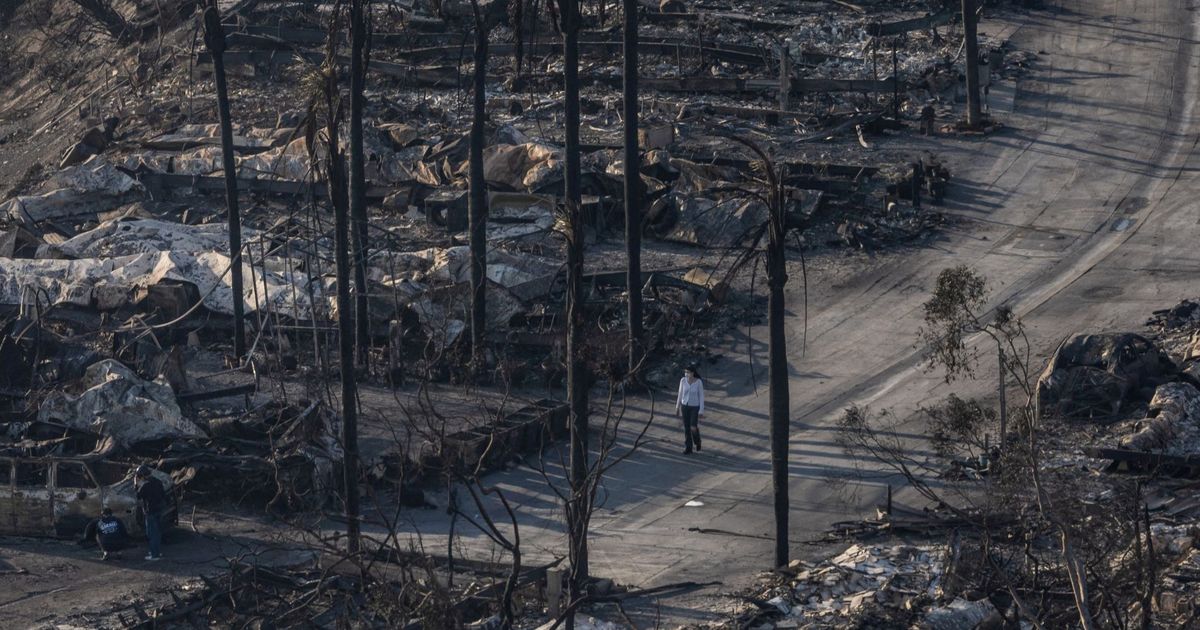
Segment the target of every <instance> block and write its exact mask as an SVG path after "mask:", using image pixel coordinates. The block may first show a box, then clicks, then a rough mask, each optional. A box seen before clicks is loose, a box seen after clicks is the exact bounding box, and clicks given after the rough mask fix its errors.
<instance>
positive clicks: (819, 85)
mask: <svg viewBox="0 0 1200 630" xmlns="http://www.w3.org/2000/svg"><path fill="white" fill-rule="evenodd" d="M591 79H592V83H593V84H600V85H608V86H619V85H620V83H621V77H619V76H617V77H610V76H604V77H599V76H596V77H592V78H591ZM639 83H640V84H641V85H643V86H645V87H646V89H650V90H658V91H660V92H704V93H708V94H746V93H753V92H767V93H776V92H778V91H779V80H778V79H742V78H737V77H699V76H697V77H669V78H659V79H656V78H649V77H645V78H642V79H640V81H639ZM791 85H792V89H791V94H806V93H811V92H891V91H892V87H893V85H895V83H894V82H893V81H892V80H891V79H881V80H878V81H876V80H873V79H792V80H791Z"/></svg>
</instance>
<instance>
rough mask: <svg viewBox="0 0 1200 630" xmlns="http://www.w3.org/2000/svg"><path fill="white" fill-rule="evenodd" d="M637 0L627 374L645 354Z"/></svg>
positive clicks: (629, 57) (632, 46)
mask: <svg viewBox="0 0 1200 630" xmlns="http://www.w3.org/2000/svg"><path fill="white" fill-rule="evenodd" d="M637 12H638V2H637V0H625V70H624V76H625V91H624V109H625V112H624V113H625V253H626V257H627V259H628V263H629V267H628V269H627V271H626V286H627V287H628V289H629V313H628V317H629V374H630V376H636V374H635V372H636V371H637V369H638V365H639V364H640V363H641V361H642V356H643V354H644V352H645V351H644V349H643V345H642V344H643V343H644V333H643V331H642V197H641V184H642V180H641V174H640V169H639V167H640V166H641V163H642V160H641V156H640V155H639V152H638V15H637Z"/></svg>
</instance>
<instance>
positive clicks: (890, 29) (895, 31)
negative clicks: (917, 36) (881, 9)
mask: <svg viewBox="0 0 1200 630" xmlns="http://www.w3.org/2000/svg"><path fill="white" fill-rule="evenodd" d="M957 15H958V11H957V10H956V9H953V8H951V9H944V10H942V11H940V12H938V13H934V14H932V15H926V16H925V17H919V18H913V19H911V20H900V21H899V22H889V23H887V24H869V25H867V34H868V35H872V36H874V37H887V36H889V35H899V34H901V33H907V32H909V31H919V30H923V29H927V28H933V27H935V26H941V25H942V24H949V23H951V22H953V21H954V19H955V17H956V16H957Z"/></svg>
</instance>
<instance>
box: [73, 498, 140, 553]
mask: <svg viewBox="0 0 1200 630" xmlns="http://www.w3.org/2000/svg"><path fill="white" fill-rule="evenodd" d="M91 540H94V541H96V544H97V545H99V547H100V559H101V560H108V559H109V558H118V557H120V554H119V553H118V552H120V551H121V550H122V549H124V548H125V547H126V546H128V545H129V533H128V532H126V531H125V523H122V522H121V519H119V518H117V517H115V516H113V513H112V509H111V508H104V509H103V510H101V511H100V518H98V519H95V520H93V521H92V522H90V523H88V525H87V529H85V530H84V531H83V542H87V541H91Z"/></svg>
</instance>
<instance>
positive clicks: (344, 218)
mask: <svg viewBox="0 0 1200 630" xmlns="http://www.w3.org/2000/svg"><path fill="white" fill-rule="evenodd" d="M334 19H335V21H336V19H337V18H336V14H335V18H334ZM337 37H338V34H337V29H336V28H330V30H329V43H328V50H327V53H326V57H325V65H324V67H323V68H322V70H323V72H324V74H325V104H326V108H327V112H328V119H327V121H326V129H325V133H326V135H327V140H328V143H329V151H328V153H329V156H328V159H329V165H328V171H329V172H328V173H327V178H328V180H329V199H330V201H331V202H332V203H333V219H334V224H333V232H334V239H333V247H334V252H333V254H334V266H335V267H336V273H337V310H338V344H339V345H338V360H339V366H340V372H341V374H340V376H341V382H342V450H343V460H342V467H343V471H344V477H343V480H344V486H345V488H344V499H343V500H344V503H345V509H346V539H347V540H346V549H347V551H348V552H349V553H351V554H357V553H358V548H359V527H358V382H357V381H356V380H355V379H356V377H355V372H354V318H353V317H352V316H351V314H350V313H351V309H350V199H349V197H350V195H349V190H348V187H347V186H346V155H345V153H343V152H342V149H341V146H340V144H339V141H338V120H339V119H340V118H341V116H340V112H341V105H340V102H339V101H340V96H339V92H338V76H337V55H336V54H334V52H335V48H336V46H337V44H336V42H337Z"/></svg>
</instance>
